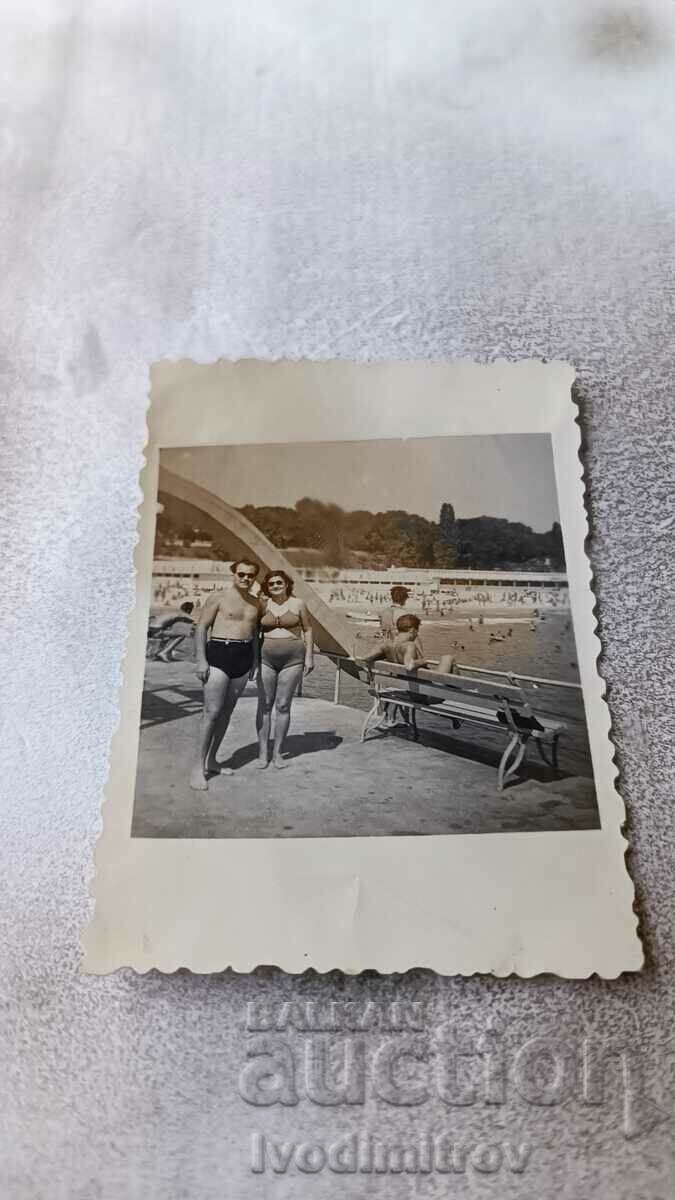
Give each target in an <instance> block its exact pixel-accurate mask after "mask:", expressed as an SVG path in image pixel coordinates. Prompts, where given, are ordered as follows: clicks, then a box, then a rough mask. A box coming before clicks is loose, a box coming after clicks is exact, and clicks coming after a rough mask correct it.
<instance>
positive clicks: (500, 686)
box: [371, 659, 528, 708]
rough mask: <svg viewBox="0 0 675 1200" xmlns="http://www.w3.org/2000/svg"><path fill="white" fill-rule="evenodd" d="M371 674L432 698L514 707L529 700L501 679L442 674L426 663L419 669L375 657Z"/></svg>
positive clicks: (515, 687)
mask: <svg viewBox="0 0 675 1200" xmlns="http://www.w3.org/2000/svg"><path fill="white" fill-rule="evenodd" d="M371 670H372V672H373V674H374V675H379V676H383V677H385V678H386V679H388V680H391V681H392V683H393V682H394V681H396V682H397V683H398V685H399V687H400V690H401V691H407V692H410V694H411V695H412V696H415V695H418V696H420V697H428V698H430V699H433V700H451V699H452V698H453V696H454V697H456V698H457V699H460V698H461V700H462V703H464V704H471V703H473V704H476V705H478V706H485V705H486V704H497V705H504V704H507V705H509V706H512V707H513V708H522V707H523V705H526V704H528V698H527V697H526V696H525V694H524V692H523V690H522V688H520V687H518V686H517V685H514V684H510V683H502V682H501V681H494V682H490V681H488V680H486V679H476V678H474V677H472V676H468V675H445V674H443V673H442V672H440V671H429V670H427V669H426V668H425V667H422V668H420V669H419V670H417V671H415V670H411V671H408V670H406V668H405V667H401V666H399V665H398V664H396V663H390V662H387V661H386V659H382V660H378V661H377V662H375V663H373V664H372V667H371Z"/></svg>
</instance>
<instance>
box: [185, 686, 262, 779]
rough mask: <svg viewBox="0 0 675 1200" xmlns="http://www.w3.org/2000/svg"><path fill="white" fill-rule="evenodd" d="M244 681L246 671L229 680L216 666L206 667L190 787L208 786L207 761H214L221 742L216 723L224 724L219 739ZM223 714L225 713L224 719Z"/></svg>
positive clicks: (223, 732) (241, 690)
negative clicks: (207, 668) (202, 703)
mask: <svg viewBox="0 0 675 1200" xmlns="http://www.w3.org/2000/svg"><path fill="white" fill-rule="evenodd" d="M247 680H248V673H247V674H246V675H242V676H240V677H239V678H238V679H230V678H229V676H227V675H226V674H225V672H224V671H221V670H220V669H219V668H218V667H210V668H209V674H208V678H207V680H206V683H205V684H204V712H203V714H202V720H201V725H200V729H199V741H198V743H197V757H196V760H195V764H194V766H193V768H192V772H191V774H190V787H191V788H195V790H196V791H199V792H205V791H206V790H207V788H208V786H209V785H208V778H207V770H208V767H207V762H210V761H215V751H217V749H218V747H219V745H220V740H219V741H218V742H215V734H216V730H217V728H218V726H219V724H221V725H222V726H223V729H222V734H221V738H222V737H223V736H224V734H225V729H226V728H227V725H228V724H229V721H230V717H231V716H232V712H233V710H234V706H235V704H236V703H237V700H238V699H239V697H240V695H241V693H242V692H243V690H244V688H245V686H246V682H247ZM230 689H232V690H231V697H232V702H231V704H230V703H228V701H229V700H230ZM225 714H227V717H226V719H225ZM214 742H215V750H214V752H213V756H212V757H211V747H212V745H213V743H214ZM216 770H217V771H219V770H220V768H218V767H216Z"/></svg>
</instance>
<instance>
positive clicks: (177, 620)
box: [148, 600, 195, 663]
mask: <svg viewBox="0 0 675 1200" xmlns="http://www.w3.org/2000/svg"><path fill="white" fill-rule="evenodd" d="M193 608H194V604H193V603H192V601H191V600H186V601H185V603H184V604H181V606H180V609H178V611H177V610H176V609H175V608H171V607H170V606H168V605H165V604H153V605H151V607H150V618H149V620H148V640H150V638H156V639H157V641H158V642H159V648H158V650H157V652H156V653H155V655H154V656H153V657H154V660H155V662H165V663H168V662H174V653H175V651H176V650H177V649H178V647H179V646H180V644H181V642H184V641H185V639H186V637H190V636H191V635H192V633H193V632H194V625H195V622H194V619H193V617H192V615H191V614H192V610H193ZM177 626H183V628H182V629H181V631H180V633H179V632H177V630H176V627H177ZM169 629H173V633H169V632H168V630H169Z"/></svg>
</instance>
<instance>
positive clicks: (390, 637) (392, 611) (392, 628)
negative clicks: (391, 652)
mask: <svg viewBox="0 0 675 1200" xmlns="http://www.w3.org/2000/svg"><path fill="white" fill-rule="evenodd" d="M409 595H410V592H409V591H408V589H407V588H405V587H403V586H402V585H400V584H395V585H394V587H393V588H392V589H391V604H390V605H388V607H387V608H383V609H382V611H381V613H380V629H381V630H382V636H383V638H384V640H385V642H393V641H394V640H395V638H396V622H397V620H398V618H399V617H402V616H404V615H406V604H407V602H408V597H409Z"/></svg>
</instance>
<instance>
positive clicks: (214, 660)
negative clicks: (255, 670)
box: [206, 637, 253, 679]
mask: <svg viewBox="0 0 675 1200" xmlns="http://www.w3.org/2000/svg"><path fill="white" fill-rule="evenodd" d="M206 661H207V663H208V664H209V666H210V667H217V668H218V670H219V671H224V672H225V674H226V675H227V676H228V678H229V679H239V678H240V676H242V675H248V673H249V671H250V670H251V667H252V666H253V641H252V640H251V639H250V638H249V640H248V641H246V642H241V641H231V640H230V638H213V637H212V638H209V640H208V642H207V643H206Z"/></svg>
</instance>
